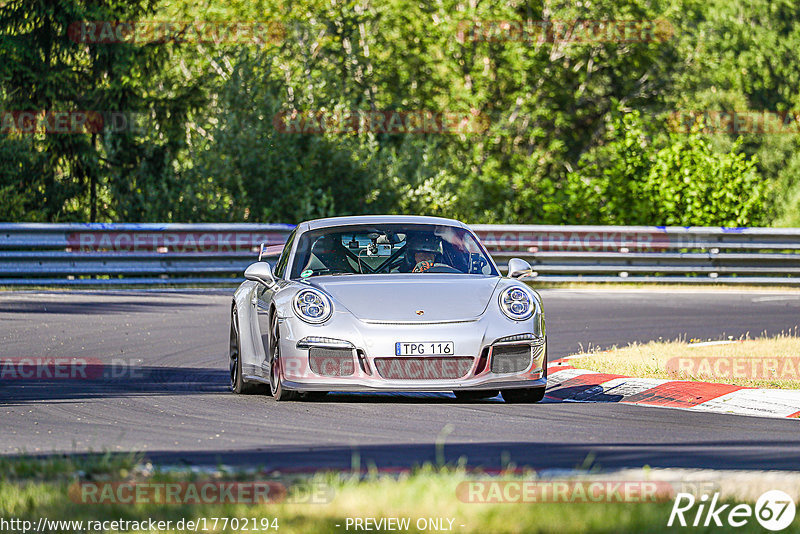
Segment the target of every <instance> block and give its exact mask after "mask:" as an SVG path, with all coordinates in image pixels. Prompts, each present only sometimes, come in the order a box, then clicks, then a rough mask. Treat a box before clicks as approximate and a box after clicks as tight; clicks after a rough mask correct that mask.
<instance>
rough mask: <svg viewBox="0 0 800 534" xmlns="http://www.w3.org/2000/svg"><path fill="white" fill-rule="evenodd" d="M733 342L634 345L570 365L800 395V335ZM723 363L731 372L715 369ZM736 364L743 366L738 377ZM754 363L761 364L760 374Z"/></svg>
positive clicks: (592, 353) (576, 359)
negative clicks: (794, 392) (698, 344)
mask: <svg viewBox="0 0 800 534" xmlns="http://www.w3.org/2000/svg"><path fill="white" fill-rule="evenodd" d="M731 341H735V342H732V343H729V344H724V345H711V346H693V344H691V343H687V342H686V341H683V340H676V341H651V342H649V343H632V344H630V345H628V346H625V347H613V348H612V349H610V350H603V351H601V350H588V351H586V352H584V353H581V354H578V355H575V356H577V357H574V358H570V359H569V360H568V362H569V365H571V366H572V367H576V368H578V369H589V370H591V371H597V372H602V373H611V374H619V375H623V376H635V377H637V378H665V379H670V380H691V381H699V382H717V383H723V384H733V385H737V386H744V387H754V388H774V389H795V390H797V389H800V369H798V367H800V365H798V364H797V361H798V356H800V337H798V332H797V329H795V330H793V331H792V332H789V333H786V334H782V335H778V336H773V337H760V338H756V339H746V338H745V339H739V340H731ZM719 360H724V361H725V362H727V366H726V367H720V368H715V367H714V365H713V362H715V361H719ZM680 362H685V364H686V365H682V364H681V363H680ZM733 362H741V363H742V365H741V367H740V368H739V370H738V372H737V371H736V370H735V369H734V367H733ZM702 363H705V364H706V365H701V364H702ZM752 363H755V364H756V369H757V372H755V373H754V372H753V371H752V366H751V365H752ZM748 364H750V365H748Z"/></svg>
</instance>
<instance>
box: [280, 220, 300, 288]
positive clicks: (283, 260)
mask: <svg viewBox="0 0 800 534" xmlns="http://www.w3.org/2000/svg"><path fill="white" fill-rule="evenodd" d="M296 233H297V228H295V229H294V230H292V233H291V234H289V238H288V239H287V240H286V244H285V245H284V246H283V252H281V257H280V258H278V263H276V264H275V276H276V277H278V278H283V273H285V272H286V265H287V264H288V263H289V254H290V253H291V252H292V244H293V243H294V235H295V234H296Z"/></svg>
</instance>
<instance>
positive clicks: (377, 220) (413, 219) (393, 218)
mask: <svg viewBox="0 0 800 534" xmlns="http://www.w3.org/2000/svg"><path fill="white" fill-rule="evenodd" d="M357 224H358V225H360V224H438V225H443V226H457V227H460V228H467V225H466V224H464V223H462V222H461V221H457V220H455V219H445V218H443V217H428V216H423V215H356V216H349V217H328V218H326V219H314V220H313V221H305V222H302V223H300V224H299V225H298V226H299V227H300V228H299V229H300V230H301V231H304V232H305V231H308V230H316V229H318V228H330V227H334V226H351V225H357Z"/></svg>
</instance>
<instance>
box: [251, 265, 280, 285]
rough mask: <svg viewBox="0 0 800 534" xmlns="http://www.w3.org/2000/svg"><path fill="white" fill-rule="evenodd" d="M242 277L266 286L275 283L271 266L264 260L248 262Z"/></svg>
mask: <svg viewBox="0 0 800 534" xmlns="http://www.w3.org/2000/svg"><path fill="white" fill-rule="evenodd" d="M244 277H245V278H247V279H248V280H252V281H253V282H258V283H259V284H264V285H265V286H267V287H272V286H273V285H275V275H273V274H272V267H270V266H269V263H267V262H265V261H257V262H255V263H252V264H250V266H249V267H248V268H247V269H245V271H244Z"/></svg>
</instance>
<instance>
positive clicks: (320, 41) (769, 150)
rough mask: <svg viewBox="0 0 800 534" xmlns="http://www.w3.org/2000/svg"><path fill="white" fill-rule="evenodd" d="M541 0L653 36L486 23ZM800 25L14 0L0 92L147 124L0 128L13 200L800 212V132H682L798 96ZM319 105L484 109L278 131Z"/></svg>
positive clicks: (703, 18)
mask: <svg viewBox="0 0 800 534" xmlns="http://www.w3.org/2000/svg"><path fill="white" fill-rule="evenodd" d="M81 20H173V21H186V20H196V21H240V22H245V23H246V22H248V21H251V22H252V21H268V22H269V23H270V24H274V25H276V26H277V27H279V28H282V30H283V32H282V33H281V34H280V35H276V38H274V39H270V40H268V42H262V43H251V42H223V43H209V42H202V43H198V42H192V41H189V42H182V41H181V40H176V41H171V42H166V43H115V44H96V43H95V44H86V43H76V42H74V40H70V39H69V38H68V35H67V29H68V26H69V24H70V23H73V22H75V21H81ZM542 20H544V21H561V22H563V21H615V20H627V21H658V23H657V25H656V26H655V30H653V33H650V34H647V35H645V38H643V39H624V38H622V37H621V36H617V37H613V36H612V38H606V39H575V38H574V37H575V36H576V35H577V34H574V35H573V38H570V37H569V34H566V38H560V37H559V36H558V35H556V37H555V38H549V39H538V38H537V36H536V35H533V36H529V37H530V38H527V39H526V38H521V39H520V38H511V39H508V38H504V37H503V35H499V34H492V35H491V36H490V38H484V37H485V35H486V34H483V33H481V32H482V31H484V30H486V28H487V25H489V26H491V24H492V22H497V21H509V22H511V23H517V22H520V23H523V22H525V21H542ZM798 22H800V8H798V7H797V6H796V5H795V4H794V3H793V2H792V1H791V0H778V1H777V2H776V1H770V0H754V1H753V2H749V3H744V4H743V3H733V4H732V3H729V2H727V1H726V0H705V1H702V2H701V1H699V0H624V1H622V2H619V1H612V0H600V1H598V2H591V3H587V2H584V3H577V4H576V3H567V2H518V1H512V2H500V3H490V2H463V1H460V0H432V1H430V2H419V1H416V0H389V1H385V2H373V1H371V0H335V1H333V2H331V1H322V0H298V1H294V2H285V1H283V0H251V1H247V2H245V1H240V0H232V1H228V2H220V1H219V0H193V1H192V2H189V1H188V0H178V1H170V2H168V1H166V0H163V1H160V2H159V1H157V0H152V1H150V0H134V1H132V2H131V1H124V2H123V1H122V0H100V1H89V0H54V1H52V2H44V1H43V0H41V1H39V0H37V1H34V2H31V1H30V0H10V1H9V2H7V3H5V4H4V5H3V6H2V7H0V79H1V80H2V87H0V101H2V109H4V110H20V109H73V110H74V109H103V110H122V111H126V112H135V113H136V116H137V117H139V118H140V119H141V120H142V122H143V128H140V129H135V130H125V131H122V132H108V131H106V132H102V133H101V134H97V135H89V134H75V135H66V136H64V135H62V136H53V135H27V136H26V135H22V136H20V135H13V134H12V135H0V192H3V193H4V194H3V195H1V196H0V218H3V219H5V220H49V221H57V220H89V219H97V220H108V221H137V220H140V221H269V222H279V221H280V222H297V221H299V220H302V219H306V218H311V217H320V216H328V215H338V214H352V213H376V212H389V213H427V214H437V215H445V216H452V217H457V218H461V219H464V220H466V221H468V222H472V223H478V222H505V223H556V224H558V223H602V224H680V225H688V224H703V225H732V226H738V225H756V224H770V223H773V222H777V223H780V224H800V220H798V218H797V217H796V216H795V214H796V213H797V212H798V211H800V204H798V203H800V157H798V156H797V155H796V154H797V150H796V148H797V142H798V139H799V137H798V136H797V135H780V136H778V135H756V134H741V135H740V133H739V132H737V133H734V134H730V133H726V132H722V133H718V132H713V131H711V130H709V129H707V128H706V129H695V130H694V131H692V132H682V131H676V129H675V127H674V124H672V123H671V122H670V120H669V117H670V116H671V114H672V113H673V112H675V111H679V110H705V109H712V110H721V111H724V110H729V111H734V110H738V111H741V110H757V111H759V110H760V111H769V112H783V111H789V110H792V109H797V106H798V104H800V102H798V98H800V97H798V94H799V93H798V84H800V74H798V69H797V68H795V67H796V64H797V59H796V53H795V51H796V50H797V49H798V46H800V30H799V29H798V28H800V24H798ZM496 29H497V28H495V30H496ZM580 29H581V26H580V24H577V25H573V26H569V25H568V26H567V31H573V32H579V31H580ZM506 37H508V35H506ZM512 37H513V36H512ZM517 37H518V36H517ZM562 37H564V35H562ZM318 110H322V111H325V112H334V111H335V112H345V111H351V112H356V111H361V112H371V111H380V110H401V111H403V110H405V111H415V110H417V111H418V110H425V111H429V112H431V113H447V112H453V113H461V114H474V115H476V116H479V117H482V118H484V119H485V126H486V128H485V130H480V131H474V132H471V133H424V134H392V133H381V132H358V133H353V132H339V131H328V132H323V133H306V134H296V133H285V132H282V131H280V128H277V127H276V123H275V117H276V116H287V114H288V115H290V114H292V113H298V112H299V113H303V112H307V111H312V112H313V111H318Z"/></svg>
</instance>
